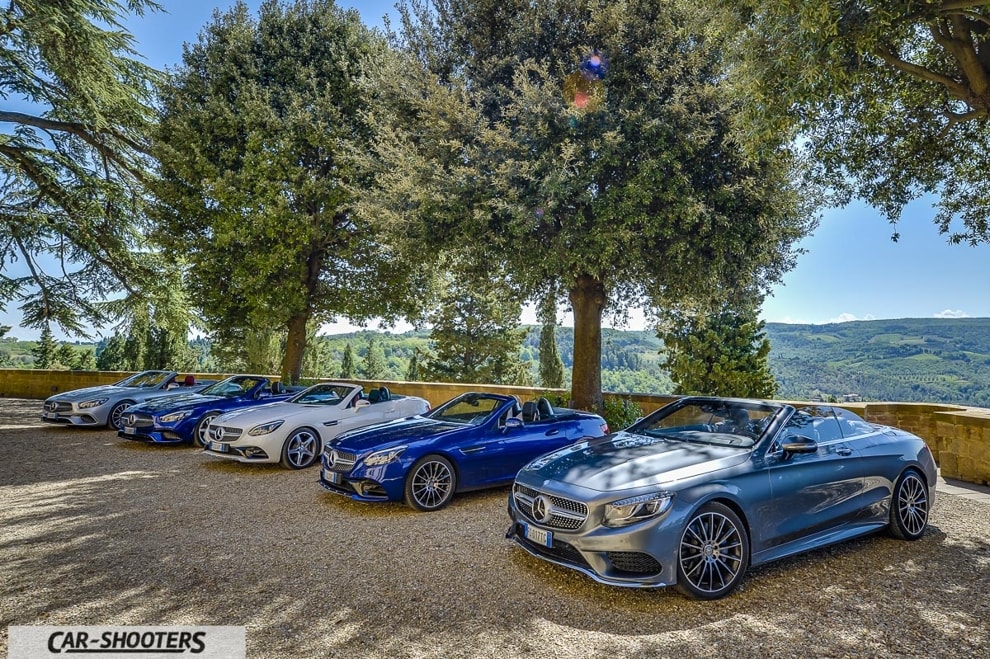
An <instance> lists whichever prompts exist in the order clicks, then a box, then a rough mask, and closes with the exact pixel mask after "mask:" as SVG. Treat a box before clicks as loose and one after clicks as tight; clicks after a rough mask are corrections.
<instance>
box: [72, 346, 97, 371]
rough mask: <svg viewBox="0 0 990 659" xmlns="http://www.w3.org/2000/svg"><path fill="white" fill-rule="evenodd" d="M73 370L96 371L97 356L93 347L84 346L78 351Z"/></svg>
mask: <svg viewBox="0 0 990 659" xmlns="http://www.w3.org/2000/svg"><path fill="white" fill-rule="evenodd" d="M71 368H72V370H73V371H95V370H96V357H95V352H94V351H93V349H92V348H82V349H80V350H77V351H76V359H75V361H74V362H72V365H71Z"/></svg>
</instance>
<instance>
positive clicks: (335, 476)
mask: <svg viewBox="0 0 990 659" xmlns="http://www.w3.org/2000/svg"><path fill="white" fill-rule="evenodd" d="M323 479H324V480H325V481H326V482H328V483H330V484H331V485H340V483H341V482H342V481H343V478H341V476H340V472H338V471H330V470H329V469H324V470H323Z"/></svg>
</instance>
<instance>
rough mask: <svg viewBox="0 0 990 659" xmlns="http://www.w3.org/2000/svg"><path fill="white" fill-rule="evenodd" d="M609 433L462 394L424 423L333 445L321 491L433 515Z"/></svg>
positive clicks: (494, 398) (531, 407)
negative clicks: (457, 496) (459, 496)
mask: <svg viewBox="0 0 990 659" xmlns="http://www.w3.org/2000/svg"><path fill="white" fill-rule="evenodd" d="M607 432H608V425H607V424H606V423H605V420H604V419H603V418H602V417H600V416H598V415H597V414H590V413H588V412H579V411H576V410H571V409H565V408H554V407H553V406H552V405H551V404H550V403H549V402H548V401H547V400H546V399H545V398H541V399H539V400H535V401H527V402H526V403H525V404H523V405H521V404H520V402H519V400H518V399H517V398H516V397H514V396H502V395H498V394H488V393H466V394H462V395H460V396H458V397H457V398H454V399H453V400H450V401H448V402H446V403H444V404H443V405H441V406H440V407H438V408H436V409H434V410H433V411H431V412H428V413H427V414H425V415H423V416H415V417H410V418H407V419H400V420H397V421H391V422H389V423H384V424H379V425H375V426H371V427H368V428H364V429H362V430H356V431H353V432H348V433H344V434H342V435H340V436H339V437H337V438H336V439H333V440H331V441H330V442H328V443H327V446H326V448H325V449H324V453H323V468H322V470H321V475H320V484H321V485H322V486H323V487H324V488H326V489H327V490H329V491H331V492H335V493H337V494H343V495H345V496H349V497H351V498H352V499H355V500H357V501H367V502H371V501H403V500H404V501H405V502H406V503H407V504H408V505H409V506H411V507H412V508H414V509H416V510H421V511H432V510H438V509H440V508H443V507H444V506H446V505H447V504H448V503H449V502H450V500H451V498H452V497H453V496H454V493H455V492H463V491H466V490H477V489H481V488H487V487H497V486H499V485H506V484H508V483H511V482H512V479H513V477H515V475H516V471H518V469H519V467H521V466H522V465H524V464H526V463H527V462H529V461H530V460H532V459H533V458H535V457H536V456H538V455H542V454H544V453H546V452H548V451H553V450H555V449H558V448H560V447H562V446H567V445H568V444H573V443H574V442H576V441H578V440H580V439H587V438H592V437H601V436H602V435H604V434H605V433H607Z"/></svg>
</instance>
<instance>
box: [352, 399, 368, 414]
mask: <svg viewBox="0 0 990 659" xmlns="http://www.w3.org/2000/svg"><path fill="white" fill-rule="evenodd" d="M370 406H371V402H370V401H367V400H365V399H363V398H362V399H361V400H356V401H354V411H355V412H357V411H358V410H359V409H361V408H362V407H370Z"/></svg>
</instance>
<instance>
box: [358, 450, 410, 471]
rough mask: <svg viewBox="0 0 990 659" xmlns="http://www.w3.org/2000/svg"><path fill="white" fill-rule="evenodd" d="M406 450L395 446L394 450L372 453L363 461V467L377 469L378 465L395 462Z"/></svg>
mask: <svg viewBox="0 0 990 659" xmlns="http://www.w3.org/2000/svg"><path fill="white" fill-rule="evenodd" d="M405 450H406V447H405V446H397V447H395V448H390V449H386V450H384V451H377V452H375V453H372V454H371V455H369V456H368V457H366V458H365V459H364V464H365V466H368V467H377V466H378V465H387V464H388V463H389V462H395V461H396V460H398V459H399V456H400V455H402V452H403V451H405Z"/></svg>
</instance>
